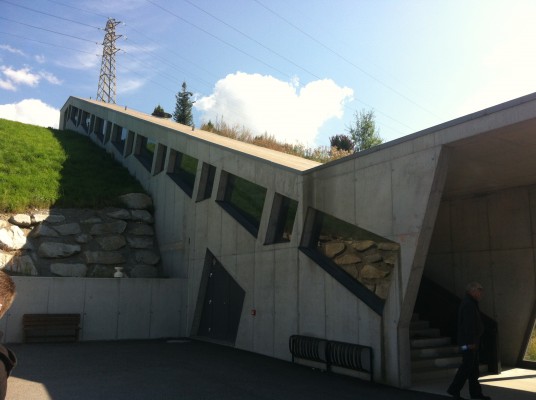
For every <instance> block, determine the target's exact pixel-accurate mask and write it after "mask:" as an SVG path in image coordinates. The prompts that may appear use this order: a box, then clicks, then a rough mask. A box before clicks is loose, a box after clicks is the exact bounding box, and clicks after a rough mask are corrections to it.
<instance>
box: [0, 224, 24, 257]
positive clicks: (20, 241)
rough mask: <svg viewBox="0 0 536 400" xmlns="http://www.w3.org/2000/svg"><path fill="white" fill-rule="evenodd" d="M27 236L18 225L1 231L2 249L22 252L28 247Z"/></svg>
mask: <svg viewBox="0 0 536 400" xmlns="http://www.w3.org/2000/svg"><path fill="white" fill-rule="evenodd" d="M26 241H27V240H26V236H25V235H24V232H23V231H22V229H20V228H19V227H18V226H17V225H11V226H10V227H9V228H2V229H0V249H1V250H8V251H9V250H11V251H13V250H20V249H22V248H23V247H24V246H25V245H26Z"/></svg>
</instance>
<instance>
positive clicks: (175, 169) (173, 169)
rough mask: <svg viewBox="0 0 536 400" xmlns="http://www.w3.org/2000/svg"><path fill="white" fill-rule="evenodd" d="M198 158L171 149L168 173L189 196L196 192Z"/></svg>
mask: <svg viewBox="0 0 536 400" xmlns="http://www.w3.org/2000/svg"><path fill="white" fill-rule="evenodd" d="M197 163H198V161H197V158H194V157H191V156H189V155H188V154H184V153H181V152H178V151H177V150H171V152H170V156H169V164H168V172H167V175H168V176H169V177H170V178H171V179H172V180H173V182H175V183H176V184H177V185H179V187H180V188H181V189H182V190H183V191H184V192H185V193H186V194H187V195H188V196H189V197H192V195H193V193H194V185H195V177H196V175H197Z"/></svg>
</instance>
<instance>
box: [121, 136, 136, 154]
mask: <svg viewBox="0 0 536 400" xmlns="http://www.w3.org/2000/svg"><path fill="white" fill-rule="evenodd" d="M135 138H136V132H134V131H128V134H127V137H126V141H125V153H124V156H123V157H128V156H129V155H131V154H132V149H133V148H134V139H135Z"/></svg>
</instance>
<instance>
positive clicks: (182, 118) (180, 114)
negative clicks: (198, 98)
mask: <svg viewBox="0 0 536 400" xmlns="http://www.w3.org/2000/svg"><path fill="white" fill-rule="evenodd" d="M192 96H193V93H192V92H189V91H187V90H186V82H182V90H181V91H180V92H179V93H177V94H176V95H175V99H176V100H177V102H176V104H175V112H174V113H173V119H174V120H175V122H179V123H181V124H184V125H193V123H194V117H193V115H192V106H193V104H194V101H192V100H191V99H190V98H191V97H192Z"/></svg>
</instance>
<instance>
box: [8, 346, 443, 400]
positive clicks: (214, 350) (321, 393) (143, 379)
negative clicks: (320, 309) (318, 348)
mask: <svg viewBox="0 0 536 400" xmlns="http://www.w3.org/2000/svg"><path fill="white" fill-rule="evenodd" d="M9 347H10V348H11V349H12V350H13V351H14V352H15V353H16V354H17V357H18V359H19V364H18V366H17V367H16V369H15V370H14V371H13V374H12V376H11V378H9V384H8V394H7V399H8V400H49V399H51V400H107V399H113V400H121V399H125V400H127V399H128V400H137V399H140V400H149V399H151V400H152V399H157V400H167V399H173V400H175V399H180V400H187V399H195V400H198V399H203V400H204V399H218V400H228V399H237V400H238V399H261V400H262V399H266V400H268V399H270V400H271V399H274V400H285V399H292V400H300V399H303V400H317V399H318V400H325V399H337V400H346V399H348V400H349V399H352V400H356V399H366V400H380V399H381V400H389V399H396V400H425V399H426V400H434V399H446V398H448V397H445V396H442V395H436V394H430V393H424V392H416V391H410V390H400V389H396V388H392V387H388V386H383V385H378V384H372V383H369V382H365V381H361V380H358V379H355V378H350V377H345V376H342V375H335V374H327V373H323V372H319V371H314V370H311V369H309V368H306V367H303V366H299V365H295V364H292V363H289V362H286V361H281V360H276V359H273V358H270V357H264V356H261V355H258V354H254V353H250V352H246V351H241V350H236V349H232V348H229V347H225V346H218V345H215V344H210V343H204V342H197V341H188V340H186V341H174V342H166V341H124V342H82V343H73V344H64V343H62V344H54V343H51V344H18V345H11V346H9Z"/></svg>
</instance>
